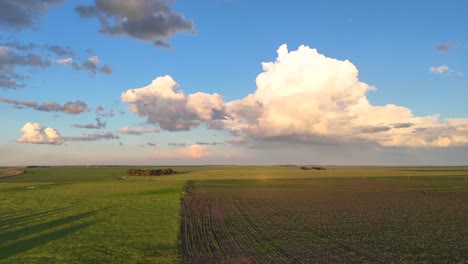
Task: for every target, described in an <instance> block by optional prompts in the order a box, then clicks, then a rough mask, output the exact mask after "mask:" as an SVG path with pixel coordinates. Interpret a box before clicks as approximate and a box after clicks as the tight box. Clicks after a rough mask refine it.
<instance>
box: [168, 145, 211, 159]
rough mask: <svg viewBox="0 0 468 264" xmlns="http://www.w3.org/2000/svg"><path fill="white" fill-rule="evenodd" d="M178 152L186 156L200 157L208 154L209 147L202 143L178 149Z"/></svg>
mask: <svg viewBox="0 0 468 264" xmlns="http://www.w3.org/2000/svg"><path fill="white" fill-rule="evenodd" d="M176 152H177V153H178V154H180V155H182V156H184V157H190V158H194V159H200V158H204V157H206V156H208V148H207V147H205V146H202V145H191V146H188V147H186V148H181V149H178V150H176Z"/></svg>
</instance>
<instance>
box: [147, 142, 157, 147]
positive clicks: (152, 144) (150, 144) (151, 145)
mask: <svg viewBox="0 0 468 264" xmlns="http://www.w3.org/2000/svg"><path fill="white" fill-rule="evenodd" d="M146 144H147V145H148V146H150V147H156V144H154V143H151V142H148V143H146Z"/></svg>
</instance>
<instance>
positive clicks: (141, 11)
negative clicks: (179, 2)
mask: <svg viewBox="0 0 468 264" xmlns="http://www.w3.org/2000/svg"><path fill="white" fill-rule="evenodd" d="M171 2H175V1H171ZM75 11H76V12H77V13H78V15H79V16H80V17H81V18H97V19H98V21H99V23H100V29H99V31H100V32H101V33H104V34H107V35H123V36H128V37H131V38H135V39H138V40H143V41H149V42H153V44H154V45H155V46H156V47H162V48H168V47H170V45H169V44H167V43H166V42H165V40H167V39H168V38H170V37H172V36H173V35H175V34H177V33H183V32H188V33H193V32H194V31H195V25H194V23H193V21H192V20H188V19H187V18H185V16H183V15H182V14H178V13H176V12H174V11H173V10H171V8H170V6H169V1H166V0H132V1H128V0H95V1H94V4H92V5H78V6H77V7H76V8H75Z"/></svg>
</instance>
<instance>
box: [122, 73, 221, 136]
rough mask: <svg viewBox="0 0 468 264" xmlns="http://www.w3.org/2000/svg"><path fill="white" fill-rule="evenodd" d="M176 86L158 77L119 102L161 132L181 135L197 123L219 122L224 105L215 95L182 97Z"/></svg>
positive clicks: (169, 80) (165, 78)
mask: <svg viewBox="0 0 468 264" xmlns="http://www.w3.org/2000/svg"><path fill="white" fill-rule="evenodd" d="M178 86H179V85H178V84H177V83H176V82H175V81H174V80H173V79H172V77H171V76H169V75H166V76H164V77H158V78H156V79H155V80H153V82H152V83H151V84H150V85H148V86H145V87H143V88H139V89H132V90H128V91H126V92H124V93H122V96H121V97H122V101H123V102H127V103H129V104H130V108H129V109H130V111H131V112H133V113H136V114H138V115H139V116H144V117H147V123H151V124H157V125H159V126H160V127H161V129H163V130H168V131H183V130H190V129H191V128H193V127H198V126H199V125H200V123H201V122H202V121H203V122H207V123H210V122H211V121H216V120H218V119H221V118H223V115H222V112H223V106H224V102H223V99H222V97H221V96H220V95H219V94H216V93H215V94H206V93H196V94H191V95H188V96H187V95H186V94H184V93H183V92H182V91H176V90H175V89H176V88H177V87H178Z"/></svg>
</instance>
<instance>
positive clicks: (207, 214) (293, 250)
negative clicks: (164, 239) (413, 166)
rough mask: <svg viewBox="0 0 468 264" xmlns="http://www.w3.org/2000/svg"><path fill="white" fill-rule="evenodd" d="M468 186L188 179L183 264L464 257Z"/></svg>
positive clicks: (453, 183)
mask: <svg viewBox="0 0 468 264" xmlns="http://www.w3.org/2000/svg"><path fill="white" fill-rule="evenodd" d="M467 186H468V184H467V183H466V182H464V180H463V179H462V178H460V179H459V180H456V179H452V180H444V179H439V178H432V179H418V178H416V179H409V180H408V179H402V178H371V179H274V180H271V179H270V180H209V181H191V182H189V183H188V185H187V186H186V193H185V195H184V197H183V203H182V228H181V238H182V254H183V260H184V262H185V263H230V262H233V263H237V262H241V263H315V262H318V263H363V262H370V263H429V262H431V263H462V262H464V261H467V260H468V227H467V223H468V220H467V219H468V203H467V202H468V192H467V191H466V187H467Z"/></svg>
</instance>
